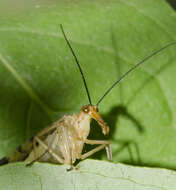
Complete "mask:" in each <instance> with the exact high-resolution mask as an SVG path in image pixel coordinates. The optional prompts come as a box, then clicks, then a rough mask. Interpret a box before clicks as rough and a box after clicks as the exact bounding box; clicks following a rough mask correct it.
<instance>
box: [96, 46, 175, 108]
mask: <svg viewBox="0 0 176 190" xmlns="http://www.w3.org/2000/svg"><path fill="white" fill-rule="evenodd" d="M175 44H176V42H172V43H169V44H167V45H165V46H164V47H162V48H161V49H159V50H157V51H155V52H153V53H152V54H150V55H149V56H147V57H145V58H144V59H143V60H142V61H140V62H139V63H137V64H136V65H135V66H133V67H132V68H131V69H129V70H128V71H127V72H126V73H124V74H123V75H122V76H121V77H120V79H118V80H117V81H116V82H114V83H113V84H112V86H111V87H110V88H109V89H108V90H107V91H106V92H105V93H104V95H103V96H102V97H101V98H100V99H99V100H98V103H97V104H96V105H97V106H98V105H99V104H100V102H101V101H102V100H103V99H104V98H105V96H106V95H107V94H108V93H109V92H110V91H111V90H112V89H113V88H114V87H115V86H116V85H117V84H118V83H119V82H121V80H122V79H124V78H125V77H126V76H127V75H128V74H129V73H131V72H132V71H134V70H135V69H136V68H137V67H139V66H140V65H141V64H142V63H144V62H145V61H147V60H148V59H150V58H151V57H153V56H154V55H156V54H158V53H159V52H161V51H162V50H164V49H166V48H168V47H169V46H172V45H175Z"/></svg>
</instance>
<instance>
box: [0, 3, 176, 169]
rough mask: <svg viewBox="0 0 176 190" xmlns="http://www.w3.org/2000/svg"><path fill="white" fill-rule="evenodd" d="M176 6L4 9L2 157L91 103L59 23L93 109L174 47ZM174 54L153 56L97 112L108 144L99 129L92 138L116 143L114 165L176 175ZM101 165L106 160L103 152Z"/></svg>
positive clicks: (0, 32) (0, 11)
mask: <svg viewBox="0 0 176 190" xmlns="http://www.w3.org/2000/svg"><path fill="white" fill-rule="evenodd" d="M173 3H174V2H172V3H171V2H167V1H163V0H157V1H156V0H143V1H140V0H128V1H123V0H109V1H106V0H95V1H89V0H84V1H81V0H72V1H71V0H70V1H68V0H64V1H63V0H58V1H56V0H53V1H47V0H43V1H34V0H33V1H24V0H19V1H10V0H8V1H1V2H0V157H3V156H5V155H7V154H8V153H10V152H12V151H14V150H15V148H16V147H17V146H18V145H20V144H21V143H23V142H24V141H26V140H27V139H29V138H30V137H31V136H33V135H35V134H36V133H37V132H38V131H39V130H41V129H42V128H44V127H46V126H48V125H50V124H51V123H52V122H53V121H55V120H57V119H59V118H60V117H61V116H63V115H64V114H71V113H75V112H79V111H80V108H81V106H82V105H86V104H88V99H87V97H86V93H85V89H84V86H83V82H82V80H81V76H80V73H79V71H78V69H77V67H76V64H75V62H74V59H73V57H72V55H71V53H70V51H69V49H68V47H67V45H66V42H65V40H64V38H63V36H62V33H61V31H60V28H59V24H63V27H64V29H65V32H66V34H67V37H68V39H69V40H70V42H71V44H72V46H73V49H74V50H75V53H76V55H77V57H78V59H79V61H80V64H81V67H82V68H83V71H84V74H85V77H86V81H87V84H88V88H89V91H90V94H91V98H92V100H93V103H94V104H96V103H97V101H98V99H99V98H100V97H101V96H102V95H103V94H104V92H105V91H106V90H107V89H108V88H109V87H110V85H112V83H113V82H114V81H116V80H117V79H118V78H119V77H120V76H121V75H122V74H123V73H124V72H126V71H127V70H128V69H130V68H131V67H132V66H133V65H135V64H136V63H138V62H139V61H141V60H142V59H143V58H144V57H145V56H148V55H150V54H151V53H152V52H153V51H155V50H157V49H159V48H161V47H163V46H164V45H166V44H167V43H170V42H172V41H175V40H176V37H175V34H176V13H175V10H174V4H173ZM171 5H173V6H171ZM175 52H176V47H174V46H172V47H170V48H168V49H166V50H164V51H163V52H161V53H160V54H159V55H157V56H154V57H153V58H152V59H150V60H149V61H147V62H146V63H145V64H144V65H142V66H141V67H140V68H138V69H136V70H135V71H134V72H133V73H131V74H130V75H128V76H127V77H126V78H125V79H124V80H123V82H122V83H121V84H120V85H118V86H116V87H115V88H114V89H113V90H112V92H111V93H110V94H109V95H108V96H107V97H106V98H105V99H104V100H103V101H102V102H101V104H100V106H99V111H100V113H101V114H102V116H103V118H104V120H105V121H106V122H107V123H108V124H109V126H110V130H111V131H110V135H109V136H108V137H104V136H103V135H101V131H100V128H99V127H98V126H97V124H96V123H95V122H93V123H92V124H91V125H92V127H91V134H90V138H91V139H105V138H107V139H110V141H111V142H112V147H113V161H114V162H122V163H129V164H132V165H141V166H143V165H144V166H157V167H165V168H171V169H175V167H176V148H175V145H176V125H175V124H176V116H175V114H176V85H175V79H176V75H175V73H176V54H175ZM88 148H89V147H88ZM88 148H86V150H87V149H88ZM94 158H98V159H106V157H105V152H104V151H102V152H100V153H98V154H96V155H95V156H94Z"/></svg>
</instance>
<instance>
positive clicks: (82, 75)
mask: <svg viewBox="0 0 176 190" xmlns="http://www.w3.org/2000/svg"><path fill="white" fill-rule="evenodd" d="M60 28H61V31H62V34H63V36H64V38H65V41H66V42H67V45H68V47H69V48H70V50H71V53H72V55H73V57H74V59H75V62H76V64H77V66H78V68H79V71H80V73H81V77H82V79H83V83H84V86H85V89H86V93H87V97H88V99H89V103H90V105H92V102H91V98H90V94H89V90H88V87H87V84H86V80H85V77H84V74H83V71H82V69H81V66H80V64H79V62H78V59H77V57H76V55H75V53H74V51H73V48H72V47H71V44H70V42H69V41H68V39H67V37H66V35H65V32H64V29H63V26H62V24H60Z"/></svg>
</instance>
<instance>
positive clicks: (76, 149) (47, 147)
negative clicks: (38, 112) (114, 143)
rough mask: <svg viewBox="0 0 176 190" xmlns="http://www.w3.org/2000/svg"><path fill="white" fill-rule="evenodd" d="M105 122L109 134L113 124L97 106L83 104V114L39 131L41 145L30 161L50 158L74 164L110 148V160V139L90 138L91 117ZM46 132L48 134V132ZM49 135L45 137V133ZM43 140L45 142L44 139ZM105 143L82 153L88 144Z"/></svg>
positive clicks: (50, 160) (32, 152)
mask: <svg viewBox="0 0 176 190" xmlns="http://www.w3.org/2000/svg"><path fill="white" fill-rule="evenodd" d="M92 118H93V119H95V120H96V121H97V122H98V123H100V124H101V127H102V131H103V133H104V134H107V133H108V131H109V127H108V126H107V125H106V124H105V122H104V121H103V119H102V118H101V117H100V115H99V114H98V111H97V108H96V106H92V105H87V106H83V107H82V111H81V112H80V113H79V114H73V115H68V116H63V117H62V118H61V119H60V120H59V121H57V122H55V123H54V124H53V125H52V126H50V127H49V128H46V129H44V130H43V131H42V132H41V133H39V134H38V135H37V136H36V137H34V140H35V141H36V142H38V144H39V145H38V146H36V145H35V146H34V149H33V150H32V151H31V153H30V154H29V156H28V157H27V159H26V161H31V162H33V161H35V160H38V161H45V162H46V161H47V162H55V163H64V164H73V163H74V162H75V161H76V159H84V158H86V157H88V156H90V155H91V154H94V153H95V152H97V151H99V150H100V149H103V148H105V147H108V148H107V155H108V159H112V155H111V150H110V147H109V144H110V143H109V141H96V140H88V139H87V137H88V135H89V132H90V122H91V119H92ZM45 132H46V133H45ZM45 135H47V136H46V138H44V139H43V140H42V136H43V137H44V136H45ZM41 141H42V142H41ZM85 143H87V144H101V145H99V146H98V147H97V148H95V149H93V150H92V151H90V152H88V153H85V154H83V155H82V150H83V147H84V144H85Z"/></svg>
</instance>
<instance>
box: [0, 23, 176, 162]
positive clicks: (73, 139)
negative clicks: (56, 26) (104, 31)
mask: <svg viewBox="0 0 176 190" xmlns="http://www.w3.org/2000/svg"><path fill="white" fill-rule="evenodd" d="M60 27H61V31H62V33H63V36H64V39H65V41H66V43H67V45H68V47H69V49H70V51H71V53H72V55H73V57H74V59H75V62H76V64H77V66H78V69H79V71H80V73H81V76H82V80H83V83H84V87H85V90H86V93H87V97H88V100H89V104H88V105H85V106H82V109H81V112H80V113H78V114H73V115H65V116H63V117H62V118H61V119H59V120H58V121H56V122H55V123H53V124H52V125H51V126H49V127H47V128H45V129H43V130H42V131H41V132H39V133H38V134H37V135H36V136H35V137H33V138H31V140H30V141H29V142H26V143H25V144H23V145H21V146H19V147H18V148H17V150H16V151H15V152H14V153H13V154H11V155H9V156H7V157H4V158H3V159H1V160H0V165H3V164H7V163H9V162H17V161H28V162H29V163H33V162H35V161H41V162H51V163H60V164H70V165H73V164H74V163H75V161H76V160H77V159H78V160H80V159H85V158H87V157H89V156H91V155H92V154H94V153H96V152H98V151H100V150H101V149H106V154H107V158H108V160H112V152H111V146H110V142H109V141H107V140H89V139H87V137H88V135H89V132H90V123H91V120H92V119H94V120H96V121H97V123H98V124H99V126H100V127H101V130H102V133H103V134H104V135H107V134H108V132H109V126H108V125H107V124H106V123H105V122H104V120H103V119H102V117H101V116H100V114H99V112H98V105H99V104H100V102H102V100H103V99H104V98H105V97H106V96H107V94H108V93H109V92H110V91H111V90H112V89H113V88H114V87H115V86H116V85H117V84H118V83H120V82H121V81H122V79H124V78H125V77H126V76H127V75H128V74H129V73H131V72H132V71H134V70H135V69H136V68H137V67H139V66H140V65H141V64H143V63H144V62H146V61H147V60H148V59H150V58H151V57H153V56H154V55H156V54H158V53H159V52H161V51H163V50H164V49H166V48H168V47H169V46H172V45H175V44H176V42H172V43H169V44H167V45H166V46H164V47H162V48H161V49H159V50H157V51H155V52H153V53H152V54H151V55H149V56H147V57H146V58H144V59H143V60H142V61H141V62H139V63H137V64H136V65H134V66H133V67H132V68H131V69H129V70H128V71H127V72H126V73H124V74H123V75H122V76H121V77H120V79H118V80H117V81H115V82H114V83H113V84H112V86H111V87H110V88H109V89H108V90H107V91H106V92H105V93H104V95H103V96H102V97H101V98H100V99H99V101H98V102H97V104H96V105H93V104H92V101H91V98H90V95H89V91H88V87H87V84H86V80H85V77H84V74H83V71H82V69H81V66H80V64H79V62H78V59H77V57H76V55H75V53H74V51H73V49H72V47H71V45H70V42H69V41H68V39H67V37H66V35H65V32H64V30H63V27H62V25H60ZM84 144H90V145H97V147H96V148H93V149H92V150H90V151H88V152H86V153H84V154H83V153H82V152H83V148H84Z"/></svg>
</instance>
